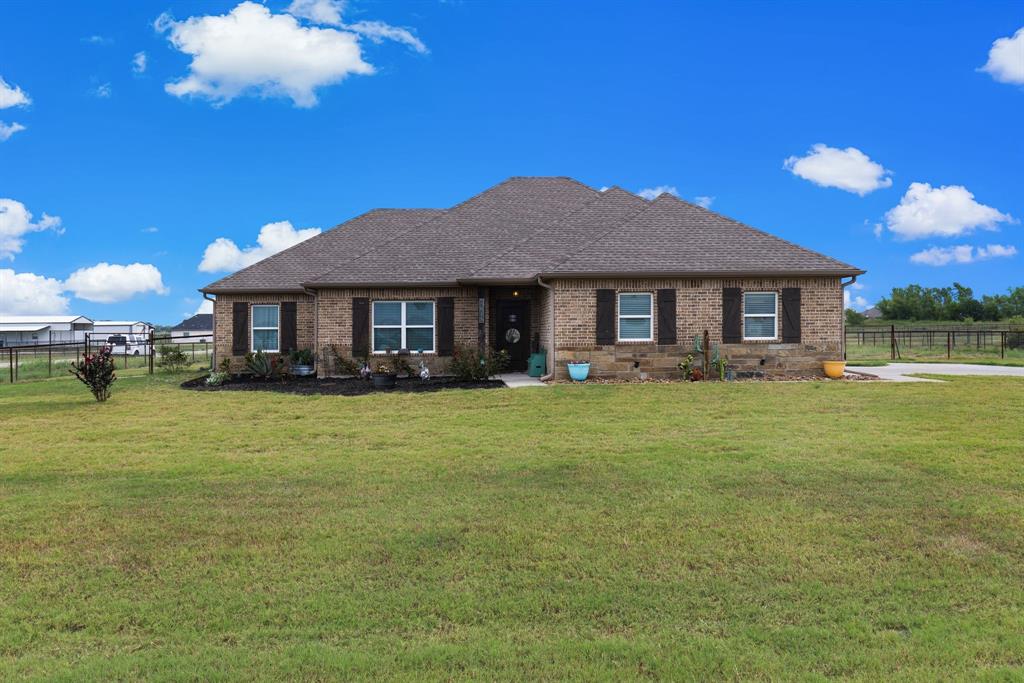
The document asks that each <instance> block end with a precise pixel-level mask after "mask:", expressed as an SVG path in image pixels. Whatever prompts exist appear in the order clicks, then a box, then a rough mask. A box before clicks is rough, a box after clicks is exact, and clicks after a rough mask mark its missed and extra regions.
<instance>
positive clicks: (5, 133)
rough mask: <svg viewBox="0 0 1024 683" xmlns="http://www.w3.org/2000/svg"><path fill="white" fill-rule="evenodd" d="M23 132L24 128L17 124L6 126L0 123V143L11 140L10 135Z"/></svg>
mask: <svg viewBox="0 0 1024 683" xmlns="http://www.w3.org/2000/svg"><path fill="white" fill-rule="evenodd" d="M23 130H25V126H23V125H21V124H20V123H18V122H14V123H12V124H10V125H7V124H6V123H4V122H3V121H0V142H7V141H8V140H10V139H11V136H12V135H14V134H15V133H18V132H21V131H23Z"/></svg>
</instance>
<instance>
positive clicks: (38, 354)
mask: <svg viewBox="0 0 1024 683" xmlns="http://www.w3.org/2000/svg"><path fill="white" fill-rule="evenodd" d="M111 337H116V338H119V339H120V338H122V337H123V338H125V343H123V344H116V345H113V346H112V345H111V344H109V343H108V341H107V340H108V339H109V338H111ZM140 339H141V341H140ZM164 345H173V346H174V347H175V348H177V349H179V350H181V351H183V352H184V353H185V354H186V355H187V356H190V357H191V361H192V363H193V364H195V363H204V364H212V361H213V344H212V343H211V342H209V341H199V340H197V338H196V337H191V338H190V337H187V336H184V335H174V334H166V335H158V334H155V333H150V334H148V335H127V334H103V335H98V334H95V333H86V334H85V336H84V338H83V339H81V340H78V341H61V342H51V343H46V342H43V343H26V344H18V345H12V346H3V347H0V383H4V382H10V383H14V382H18V381H25V380H33V379H46V378H48V377H54V376H55V375H56V376H60V375H64V374H66V373H67V372H68V370H69V369H70V367H71V363H72V362H78V361H80V360H81V359H82V357H83V356H85V355H87V354H89V353H92V352H95V351H97V350H99V349H100V348H102V347H103V346H111V348H112V349H113V351H114V357H115V360H116V362H117V365H118V366H119V367H121V368H124V369H127V368H140V369H144V370H145V371H146V372H148V373H149V374H152V373H153V372H154V370H155V366H156V364H157V360H158V358H159V356H160V348H161V347H162V346H164ZM5 356H6V357H5ZM4 365H6V366H7V367H6V368H5V367H3V366H4Z"/></svg>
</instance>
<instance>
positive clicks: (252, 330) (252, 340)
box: [249, 304, 281, 353]
mask: <svg viewBox="0 0 1024 683" xmlns="http://www.w3.org/2000/svg"><path fill="white" fill-rule="evenodd" d="M251 308H252V310H250V311H249V348H250V350H251V351H252V352H253V353H256V330H274V331H275V332H277V346H278V348H276V349H261V350H262V351H263V353H281V306H280V304H253V305H252V306H251ZM257 308H276V309H277V325H276V326H274V327H256V309H257Z"/></svg>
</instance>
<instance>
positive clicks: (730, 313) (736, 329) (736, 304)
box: [722, 287, 743, 344]
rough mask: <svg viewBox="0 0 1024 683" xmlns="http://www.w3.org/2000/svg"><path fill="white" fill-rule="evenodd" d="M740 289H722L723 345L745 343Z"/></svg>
mask: <svg viewBox="0 0 1024 683" xmlns="http://www.w3.org/2000/svg"><path fill="white" fill-rule="evenodd" d="M740 296H742V295H741V293H740V288H739V287H725V288H723V289H722V343H723V344H739V343H740V342H742V341H743V321H742V320H740Z"/></svg>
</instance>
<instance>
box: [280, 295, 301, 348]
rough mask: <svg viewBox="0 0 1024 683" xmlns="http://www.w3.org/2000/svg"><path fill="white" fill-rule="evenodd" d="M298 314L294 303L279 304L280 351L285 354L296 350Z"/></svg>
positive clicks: (284, 302) (283, 302)
mask: <svg viewBox="0 0 1024 683" xmlns="http://www.w3.org/2000/svg"><path fill="white" fill-rule="evenodd" d="M297 328H298V314H297V313H296V306H295V302H294V301H282V302H281V350H282V351H284V352H285V353H288V352H289V351H295V350H296V349H297V348H298V342H297V341H296V338H297V336H298V329H297Z"/></svg>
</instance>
